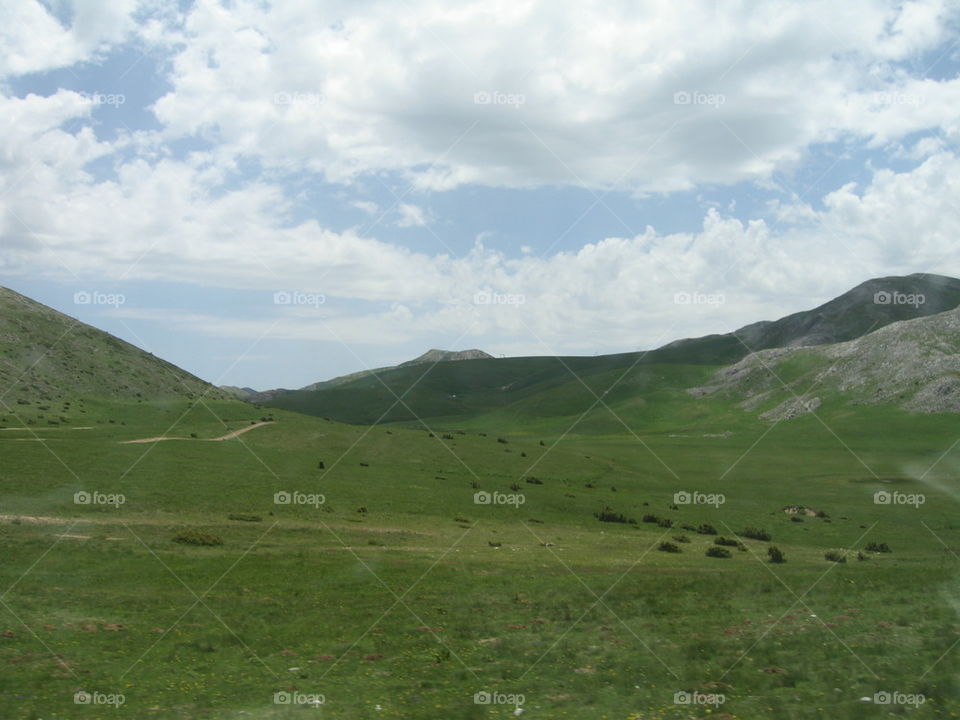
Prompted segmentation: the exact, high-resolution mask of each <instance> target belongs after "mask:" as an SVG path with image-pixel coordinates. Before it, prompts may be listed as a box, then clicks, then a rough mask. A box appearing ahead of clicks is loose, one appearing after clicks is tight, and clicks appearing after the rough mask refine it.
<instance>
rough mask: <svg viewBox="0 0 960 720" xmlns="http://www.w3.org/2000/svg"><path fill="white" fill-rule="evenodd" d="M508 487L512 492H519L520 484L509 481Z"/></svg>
mask: <svg viewBox="0 0 960 720" xmlns="http://www.w3.org/2000/svg"><path fill="white" fill-rule="evenodd" d="M510 489H511V490H513V491H514V492H520V485H518V484H517V483H511V484H510Z"/></svg>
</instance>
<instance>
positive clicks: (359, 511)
mask: <svg viewBox="0 0 960 720" xmlns="http://www.w3.org/2000/svg"><path fill="white" fill-rule="evenodd" d="M357 512H358V513H362V514H366V512H367V506H366V505H361V506H360V507H358V508H357Z"/></svg>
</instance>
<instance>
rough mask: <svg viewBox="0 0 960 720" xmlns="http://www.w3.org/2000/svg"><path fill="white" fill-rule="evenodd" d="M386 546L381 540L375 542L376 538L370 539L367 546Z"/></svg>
mask: <svg viewBox="0 0 960 720" xmlns="http://www.w3.org/2000/svg"><path fill="white" fill-rule="evenodd" d="M385 544H386V543H383V542H381V541H380V540H375V539H374V538H370V539H369V540H367V545H376V546H378V547H383V546H384V545H385Z"/></svg>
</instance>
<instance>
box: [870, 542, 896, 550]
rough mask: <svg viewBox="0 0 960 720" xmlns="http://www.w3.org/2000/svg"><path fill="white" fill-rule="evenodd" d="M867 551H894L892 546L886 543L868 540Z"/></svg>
mask: <svg viewBox="0 0 960 720" xmlns="http://www.w3.org/2000/svg"><path fill="white" fill-rule="evenodd" d="M866 551H867V552H878V553H888V552H892V551H891V550H890V547H889V546H888V545H887V544H886V543H878V542H868V543H867V547H866Z"/></svg>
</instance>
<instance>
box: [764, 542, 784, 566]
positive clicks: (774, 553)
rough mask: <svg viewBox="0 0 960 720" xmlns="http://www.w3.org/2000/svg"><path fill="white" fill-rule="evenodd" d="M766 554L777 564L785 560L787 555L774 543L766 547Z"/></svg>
mask: <svg viewBox="0 0 960 720" xmlns="http://www.w3.org/2000/svg"><path fill="white" fill-rule="evenodd" d="M767 555H769V556H770V562H772V563H774V564H777V565H779V564H781V563H785V562H786V561H787V556H786V555H784V554H783V550H781V549H780V548H778V547H777V546H776V545H771V546H770V547H768V548H767Z"/></svg>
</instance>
